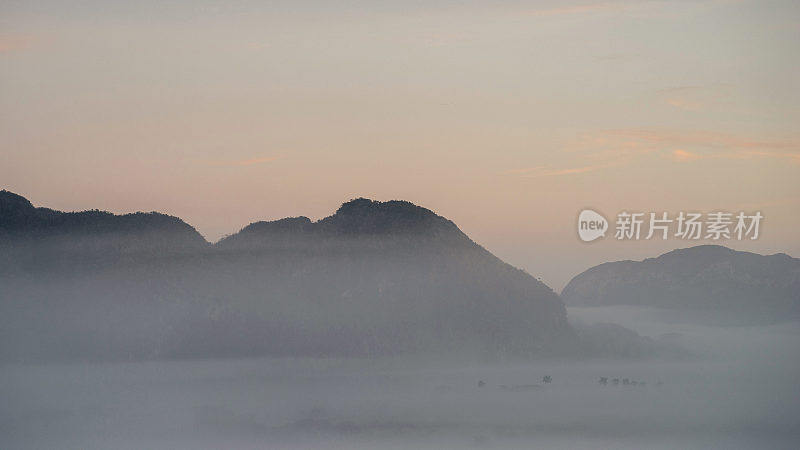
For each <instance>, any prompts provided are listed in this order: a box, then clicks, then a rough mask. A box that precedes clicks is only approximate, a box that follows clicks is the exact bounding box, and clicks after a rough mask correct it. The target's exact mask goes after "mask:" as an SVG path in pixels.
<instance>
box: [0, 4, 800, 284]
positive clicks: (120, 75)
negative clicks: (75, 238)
mask: <svg viewBox="0 0 800 450" xmlns="http://www.w3.org/2000/svg"><path fill="white" fill-rule="evenodd" d="M798 43H800V3H798V2H792V1H785V2H784V1H763V0H749V1H748V0H740V1H736V0H696V1H690V0H686V1H669V2H667V1H609V2H595V1H591V0H586V1H577V2H572V1H533V2H524V1H481V2H479V1H448V0H430V1H413V0H412V1H387V0H382V1H381V0H379V1H353V0H345V1H341V2H333V1H322V0H310V1H304V2H297V1H272V2H270V1H231V2H211V1H202V0H200V1H188V0H183V1H182V0H176V1H167V2H156V1H151V0H144V1H141V2H129V1H119V0H112V1H104V2H99V1H95V0H85V1H50V2H46V1H45V2H42V1H8V0H3V1H2V2H0V188H4V189H8V190H11V191H13V192H16V193H18V194H21V195H23V196H25V197H27V198H28V199H30V200H31V201H32V202H33V203H34V204H35V205H37V206H47V207H50V208H54V209H59V210H66V211H73V210H86V209H94V208H98V209H104V210H108V211H112V212H116V213H126V212H133V211H160V212H164V213H167V214H171V215H175V216H179V217H181V218H183V219H184V220H185V221H186V222H188V223H189V224H191V225H193V226H194V227H195V228H197V230H198V231H199V232H200V233H202V234H203V235H204V236H205V237H206V238H207V239H208V240H210V241H215V240H217V239H219V238H220V237H222V236H223V235H225V234H231V233H235V232H236V231H238V230H239V229H241V228H242V227H243V226H245V225H247V224H248V223H250V222H253V221H256V220H272V219H278V218H282V217H287V216H299V215H305V216H308V217H311V218H312V219H319V218H322V217H325V216H328V215H330V214H332V213H333V212H334V211H335V210H336V208H337V207H338V206H339V205H340V204H341V203H343V202H345V201H347V200H349V199H352V198H356V197H368V198H373V199H376V200H392V199H402V200H408V201H411V202H414V203H416V204H419V205H421V206H425V207H427V208H430V209H432V210H433V211H435V212H436V213H438V214H441V215H443V216H445V217H447V218H449V219H451V220H453V221H454V222H455V223H456V224H457V225H459V227H460V228H461V229H462V230H463V231H464V232H466V233H467V234H468V235H469V236H470V237H472V238H473V239H474V240H475V241H476V242H478V243H480V244H481V245H483V246H485V247H486V248H487V249H489V250H490V251H492V252H493V253H495V254H496V255H498V256H499V257H501V258H502V259H504V260H506V261H507V262H509V263H511V264H513V265H515V266H517V267H520V268H523V269H525V270H527V271H528V272H529V273H531V274H532V275H534V276H536V277H540V278H541V279H542V280H543V281H544V282H545V283H547V284H548V285H549V286H551V287H553V288H554V289H555V290H556V291H560V289H561V288H562V287H563V286H564V284H566V282H568V281H569V279H570V278H571V277H572V276H574V275H576V274H578V273H579V272H581V271H583V270H585V269H587V268H589V267H591V266H593V265H595V264H598V263H601V262H605V261H610V260H620V259H642V258H646V257H652V256H656V255H658V254H660V253H663V252H665V251H669V250H672V249H674V248H678V247H687V246H691V245H696V244H699V243H708V242H709V241H706V240H698V241H686V240H680V239H668V240H658V239H651V240H644V239H641V240H617V239H614V238H613V236H612V233H609V234H607V236H606V237H605V238H602V239H600V240H597V241H594V242H591V243H584V242H581V241H580V240H579V239H578V236H577V231H576V220H577V216H578V213H579V212H580V211H581V210H582V209H584V208H591V209H593V210H596V211H598V212H601V213H602V214H604V215H605V216H606V218H608V219H609V221H610V222H612V226H613V222H614V219H615V217H616V215H617V214H618V213H619V212H621V211H641V212H645V213H647V212H658V213H660V212H662V211H665V212H668V213H669V214H670V217H672V216H676V215H677V214H678V212H680V211H701V212H712V211H730V212H738V211H745V212H747V213H754V212H755V211H760V212H761V213H762V214H763V215H764V219H763V222H762V224H761V229H760V236H759V238H758V239H756V240H749V239H748V240H742V241H738V240H735V239H734V240H727V241H721V242H717V243H721V244H724V245H728V246H730V247H732V248H736V249H740V250H748V251H755V252H759V253H766V254H771V253H777V252H785V253H788V254H790V255H792V256H795V257H800V233H798V230H797V227H798V224H800V130H798V124H800V44H798Z"/></svg>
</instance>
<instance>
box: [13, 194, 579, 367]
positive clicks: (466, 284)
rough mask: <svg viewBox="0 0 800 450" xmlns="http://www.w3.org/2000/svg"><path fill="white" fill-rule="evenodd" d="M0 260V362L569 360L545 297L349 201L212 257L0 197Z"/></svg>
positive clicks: (379, 206) (98, 218)
mask: <svg viewBox="0 0 800 450" xmlns="http://www.w3.org/2000/svg"><path fill="white" fill-rule="evenodd" d="M0 248H2V249H4V251H3V253H4V254H5V255H7V256H6V257H4V258H3V259H2V262H1V263H0V264H1V265H0V360H9V359H11V360H48V359H54V358H56V359H119V358H164V357H220V356H223V357H225V356H254V355H291V356H382V355H394V354H417V353H435V354H449V355H454V354H470V355H482V356H489V357H497V356H498V355H499V356H503V355H505V356H509V357H517V356H518V357H529V356H534V355H546V354H563V353H565V352H568V351H573V350H574V349H575V347H576V345H577V341H576V340H577V336H576V334H575V333H574V331H573V330H572V328H571V327H570V326H569V325H568V324H567V321H566V310H565V308H564V305H563V303H562V302H561V300H560V299H559V298H558V296H557V295H556V294H555V293H554V292H553V291H552V290H551V289H550V288H548V287H547V286H545V285H544V284H542V283H541V282H539V281H537V280H536V279H535V278H533V277H531V276H530V275H528V274H527V273H525V272H524V271H521V270H519V269H516V268H514V267H512V266H510V265H508V264H506V263H504V262H502V261H501V260H500V259H498V258H497V257H495V256H494V255H492V254H491V253H490V252H488V251H487V250H486V249H484V248H483V247H481V246H479V245H478V244H476V243H475V242H473V241H472V240H471V239H470V238H469V237H468V236H466V235H465V234H464V233H463V232H461V230H459V229H458V227H457V226H456V225H455V224H454V223H453V222H451V221H449V220H447V219H445V218H444V217H441V216H439V215H436V214H435V213H433V212H432V211H430V210H428V209H425V208H422V207H419V206H416V205H414V204H412V203H409V202H404V201H389V202H377V201H372V200H368V199H363V198H360V199H356V200H352V201H349V202H347V203H344V204H343V205H342V206H341V207H340V208H339V209H338V210H337V211H336V212H335V213H334V214H333V215H331V216H329V217H326V218H324V219H321V220H319V221H311V220H310V219H308V218H306V217H298V218H287V219H281V220H277V221H272V222H257V223H253V224H250V225H248V226H246V227H244V228H243V229H242V230H241V231H240V232H238V233H236V234H234V235H232V236H228V237H226V238H224V239H222V240H220V241H219V242H217V243H215V244H213V245H210V244H208V243H207V242H206V241H205V240H204V239H203V238H202V236H200V235H199V234H198V233H197V232H196V231H195V230H194V229H193V228H192V227H191V226H189V225H187V224H185V223H184V222H183V221H181V220H180V219H177V218H174V217H170V216H166V215H163V214H158V213H146V214H145V213H136V214H126V215H121V216H120V215H114V214H110V213H105V212H100V211H89V212H81V213H65V212H59V211H53V210H49V209H45V208H35V207H33V205H31V203H30V202H28V201H27V200H26V199H24V198H23V197H21V196H18V195H16V194H12V193H9V192H6V191H3V192H2V194H0ZM8 255H13V256H11V257H8Z"/></svg>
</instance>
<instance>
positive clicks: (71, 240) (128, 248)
mask: <svg viewBox="0 0 800 450" xmlns="http://www.w3.org/2000/svg"><path fill="white" fill-rule="evenodd" d="M207 246H208V243H207V242H206V240H205V239H204V238H203V237H202V236H201V235H200V233H198V232H197V231H196V230H195V229H194V228H192V227H191V226H190V225H188V224H186V223H185V222H183V221H182V220H180V219H178V218H177V217H172V216H167V215H164V214H159V213H155V212H152V213H141V212H139V213H134V214H124V215H115V214H111V213H108V212H104V211H97V210H94V211H82V212H61V211H54V210H52V209H47V208H35V207H34V206H33V205H32V204H31V203H30V202H29V201H28V200H27V199H26V198H24V197H22V196H20V195H17V194H14V193H12V192H8V191H6V190H2V191H0V270H2V269H3V268H5V269H6V270H9V269H14V268H24V267H31V268H38V269H44V268H53V267H61V268H64V269H72V268H76V265H77V266H80V265H81V264H90V263H94V264H96V265H101V264H102V265H106V264H109V263H111V262H113V261H119V260H121V259H125V258H131V257H134V256H135V257H138V258H142V257H146V256H149V257H161V256H165V255H168V254H174V253H185V252H193V251H198V250H201V249H204V248H206V247H207Z"/></svg>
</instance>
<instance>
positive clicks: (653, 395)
mask: <svg viewBox="0 0 800 450" xmlns="http://www.w3.org/2000/svg"><path fill="white" fill-rule="evenodd" d="M652 313H653V311H651V310H646V309H642V308H631V307H606V308H570V309H569V315H570V317H571V320H573V321H581V322H584V323H594V322H605V321H609V320H611V319H613V320H614V321H616V322H617V323H620V324H622V325H624V326H626V327H628V328H631V329H634V330H635V331H637V332H638V333H639V334H641V335H644V336H651V337H653V338H654V339H656V340H670V341H678V342H679V343H680V344H681V345H682V346H685V347H686V348H687V349H689V350H690V351H691V355H688V356H683V357H679V358H672V357H668V358H637V359H612V358H599V359H591V358H590V359H585V358H584V359H574V358H561V359H553V358H544V359H538V360H534V361H531V362H527V363H518V362H517V363H515V362H505V363H504V362H497V361H495V362H491V363H487V362H483V363H481V362H474V361H473V362H470V361H460V362H455V361H450V362H445V361H443V360H441V359H431V358H414V357H391V358H386V357H385V358H371V359H367V358H249V359H206V360H189V361H142V362H124V363H54V364H18V363H15V364H6V365H4V366H2V371H1V372H0V373H1V374H2V375H1V376H2V380H1V381H2V382H0V430H1V431H2V433H0V436H2V437H0V447H3V448H84V449H90V448H120V449H124V448H173V449H174V448H187V449H188V448H193V449H196V448H315V447H316V448H323V447H324V448H465V447H466V448H533V447H538V448H598V447H599V448H632V449H633V448H721V449H722V448H724V449H731V448H796V445H797V442H798V439H800V400H798V397H797V394H796V393H797V380H798V379H800V355H798V351H797V348H800V347H798V345H800V326H799V325H798V324H796V323H792V324H783V325H775V326H767V327H763V326H762V327H715V326H703V325H696V324H685V323H674V322H665V321H661V320H659V319H658V317H659V316H658V315H653V314H652ZM544 376H550V377H552V383H549V384H545V383H542V378H543V377H544ZM600 377H608V378H609V380H610V381H609V384H608V385H607V386H603V385H601V384H599V383H598V380H599V379H600ZM614 378H619V379H623V378H628V379H629V380H631V381H633V380H635V381H637V385H636V386H633V385H630V384H629V385H623V384H622V383H620V384H619V385H616V386H615V385H613V384H612V382H611V381H612V380H613V379H614ZM480 380H483V381H484V382H485V385H484V386H479V381H480ZM641 382H645V383H646V384H645V385H644V386H642V384H641Z"/></svg>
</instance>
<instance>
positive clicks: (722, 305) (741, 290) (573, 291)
mask: <svg viewBox="0 0 800 450" xmlns="http://www.w3.org/2000/svg"><path fill="white" fill-rule="evenodd" d="M561 297H562V299H563V300H564V301H565V302H566V303H567V304H568V305H571V306H608V305H639V306H655V307H659V308H665V309H673V310H684V311H691V312H695V313H697V312H702V311H706V312H709V313H712V314H714V313H720V314H738V315H740V317H741V318H742V319H744V320H745V321H746V322H765V321H766V322H772V321H780V320H796V319H798V318H800V259H796V258H792V257H790V256H788V255H786V254H783V253H779V254H775V255H768V256H765V255H759V254H756V253H749V252H740V251H736V250H732V249H730V248H727V247H722V246H719V245H700V246H696V247H691V248H685V249H678V250H674V251H671V252H668V253H665V254H663V255H661V256H659V257H657V258H649V259H645V260H644V261H619V262H610V263H605V264H600V265H598V266H595V267H592V268H591V269H589V270H587V271H585V272H583V273H581V274H579V275H577V276H576V277H575V278H573V279H572V280H571V281H570V282H569V283H568V284H567V286H566V287H565V288H564V290H563V291H562V293H561Z"/></svg>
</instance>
